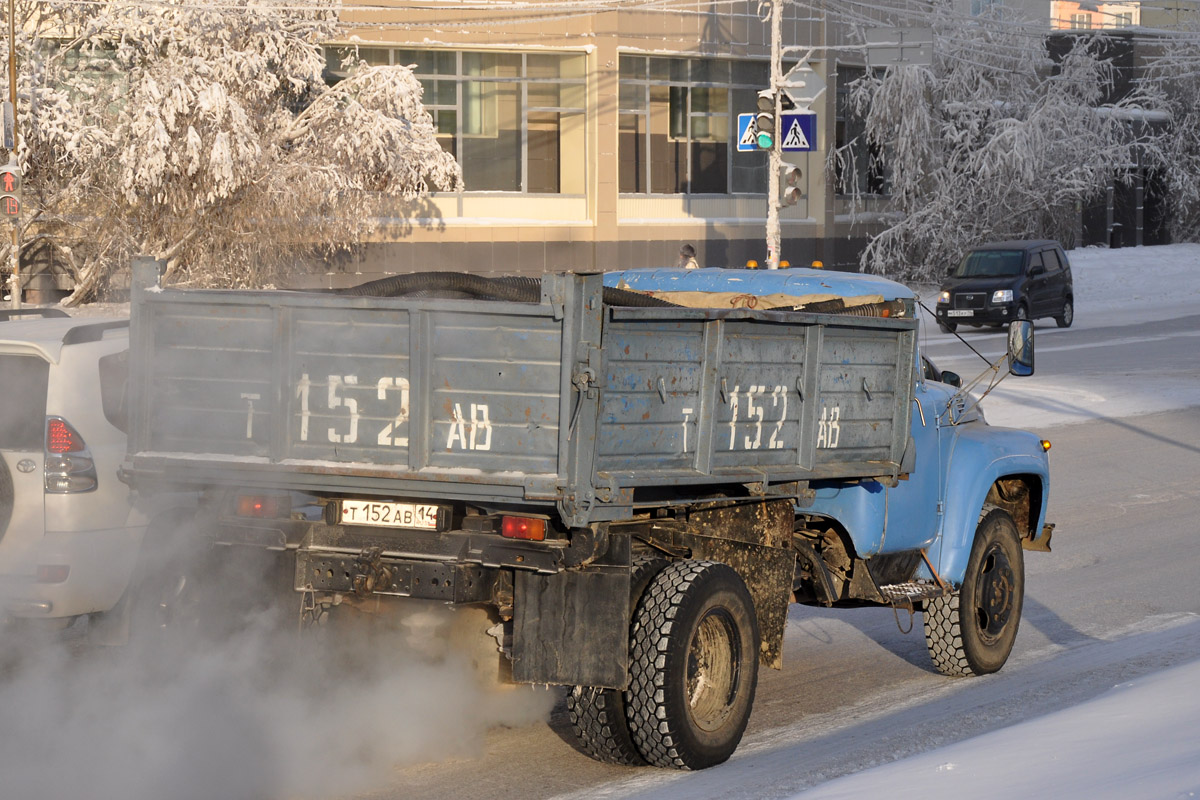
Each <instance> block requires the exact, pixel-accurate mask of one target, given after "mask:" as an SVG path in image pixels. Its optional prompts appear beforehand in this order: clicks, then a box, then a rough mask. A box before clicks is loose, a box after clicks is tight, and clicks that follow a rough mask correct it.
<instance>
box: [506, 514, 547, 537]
mask: <svg viewBox="0 0 1200 800" xmlns="http://www.w3.org/2000/svg"><path fill="white" fill-rule="evenodd" d="M500 535H501V536H507V537H508V538H509V539H531V540H533V541H535V542H540V541H543V540H544V539H545V538H546V520H544V519H537V518H536V517H501V518H500Z"/></svg>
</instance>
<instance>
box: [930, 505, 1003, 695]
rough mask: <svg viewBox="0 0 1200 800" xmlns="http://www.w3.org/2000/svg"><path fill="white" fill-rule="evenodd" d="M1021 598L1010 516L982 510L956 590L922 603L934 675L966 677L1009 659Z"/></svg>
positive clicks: (993, 669)
mask: <svg viewBox="0 0 1200 800" xmlns="http://www.w3.org/2000/svg"><path fill="white" fill-rule="evenodd" d="M1024 595H1025V565H1024V561H1023V560H1022V553H1021V543H1020V540H1019V539H1018V537H1017V526H1016V523H1014V522H1013V518H1012V516H1011V515H1010V514H1009V513H1008V512H1007V511H1004V510H1003V509H1000V508H996V507H994V506H985V507H984V513H983V515H982V518H981V519H980V521H979V526H978V527H977V528H976V529H975V542H974V544H972V545H971V555H970V557H969V558H968V559H967V572H966V575H965V577H964V578H963V584H962V587H961V588H960V589H959V591H957V592H955V593H954V594H952V595H950V596H948V597H939V598H936V599H933V600H927V601H926V602H925V612H924V623H925V644H926V646H927V647H928V648H929V656H930V658H932V659H933V664H934V666H935V667H937V669H938V671H939V672H941V673H942V674H944V675H950V676H954V677H965V676H971V675H987V674H988V673H992V672H996V671H997V670H999V669H1000V668H1001V667H1002V666H1004V662H1005V661H1007V660H1008V655H1009V653H1011V652H1012V647H1013V642H1014V641H1015V640H1016V638H1017V628H1018V627H1019V626H1020V623H1021V606H1022V602H1023V598H1024Z"/></svg>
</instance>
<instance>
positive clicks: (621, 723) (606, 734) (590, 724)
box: [567, 553, 670, 767]
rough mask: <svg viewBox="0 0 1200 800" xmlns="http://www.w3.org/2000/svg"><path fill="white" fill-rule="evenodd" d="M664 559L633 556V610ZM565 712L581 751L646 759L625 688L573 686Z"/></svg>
mask: <svg viewBox="0 0 1200 800" xmlns="http://www.w3.org/2000/svg"><path fill="white" fill-rule="evenodd" d="M668 563H670V562H668V561H667V560H666V559H665V558H663V557H662V556H660V555H657V554H654V553H646V554H641V555H636V556H634V559H633V574H632V576H631V578H630V582H629V586H630V598H631V599H632V600H633V603H632V607H633V609H634V613H635V614H636V613H637V611H636V610H637V605H638V601H639V600H640V599H641V597H642V594H643V593H644V592H645V591H646V586H647V585H649V583H650V581H651V580H652V579H653V578H654V576H655V575H657V574H658V573H659V572H662V570H663V568H664V567H666V566H667V564H668ZM631 624H632V622H631ZM567 715H568V716H569V717H570V718H571V730H572V731H573V732H574V733H575V741H576V743H577V744H578V745H579V749H580V750H582V751H583V752H584V753H585V754H587V755H589V756H591V757H592V758H594V759H596V760H597V761H603V762H605V763H607V764H622V765H624V766H628V767H641V766H645V764H646V760H645V759H644V758H642V754H641V753H639V752H638V749H637V745H635V744H634V743H633V738H632V737H631V736H630V733H629V721H628V719H627V718H626V714H625V692H624V691H622V690H621V689H605V688H602V687H599V686H574V687H572V688H571V691H570V692H568V693H567Z"/></svg>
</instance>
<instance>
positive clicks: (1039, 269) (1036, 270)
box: [1029, 264, 1046, 278]
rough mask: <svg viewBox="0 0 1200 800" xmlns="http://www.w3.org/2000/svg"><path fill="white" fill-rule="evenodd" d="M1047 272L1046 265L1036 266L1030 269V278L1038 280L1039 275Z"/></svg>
mask: <svg viewBox="0 0 1200 800" xmlns="http://www.w3.org/2000/svg"><path fill="white" fill-rule="evenodd" d="M1045 271H1046V267H1045V266H1044V265H1042V264H1034V265H1033V266H1032V267H1030V268H1029V277H1031V278H1036V277H1037V276H1038V275H1041V274H1042V273H1043V272H1045Z"/></svg>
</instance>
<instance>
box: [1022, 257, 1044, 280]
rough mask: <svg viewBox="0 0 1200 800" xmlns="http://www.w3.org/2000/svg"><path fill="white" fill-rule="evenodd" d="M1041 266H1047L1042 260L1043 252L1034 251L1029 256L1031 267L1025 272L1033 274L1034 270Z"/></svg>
mask: <svg viewBox="0 0 1200 800" xmlns="http://www.w3.org/2000/svg"><path fill="white" fill-rule="evenodd" d="M1041 266H1045V264H1044V262H1043V261H1042V254H1041V253H1034V254H1033V255H1031V256H1030V257H1029V269H1028V271H1026V273H1025V274H1026V275H1032V274H1033V273H1034V270H1035V269H1037V268H1038V267H1041Z"/></svg>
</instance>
